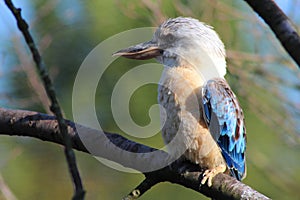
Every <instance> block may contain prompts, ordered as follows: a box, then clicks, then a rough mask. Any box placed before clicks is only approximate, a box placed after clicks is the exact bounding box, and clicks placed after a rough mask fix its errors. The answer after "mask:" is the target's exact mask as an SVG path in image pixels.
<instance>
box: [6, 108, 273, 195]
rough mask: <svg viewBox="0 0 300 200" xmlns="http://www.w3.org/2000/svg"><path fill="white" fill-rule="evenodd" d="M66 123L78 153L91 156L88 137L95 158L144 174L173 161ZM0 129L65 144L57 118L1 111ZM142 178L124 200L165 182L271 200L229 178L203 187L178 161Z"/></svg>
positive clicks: (194, 170) (192, 168) (196, 172)
mask: <svg viewBox="0 0 300 200" xmlns="http://www.w3.org/2000/svg"><path fill="white" fill-rule="evenodd" d="M66 123H67V125H68V134H69V136H70V139H71V144H72V147H73V148H74V149H77V150H79V151H82V152H86V153H90V152H89V150H90V149H89V150H88V149H87V147H86V146H85V145H84V142H83V141H82V140H81V138H82V137H86V138H89V141H92V142H93V143H94V146H95V147H96V148H95V149H93V155H94V156H100V157H103V158H106V159H109V160H112V161H114V162H117V163H119V164H121V165H123V166H125V167H130V168H133V169H136V170H138V171H141V170H143V167H144V166H145V165H147V166H150V167H153V168H155V167H156V166H157V163H168V161H170V160H171V158H170V156H169V155H168V154H167V153H166V152H164V151H161V150H157V149H155V148H151V147H148V146H145V145H143V144H139V143H136V142H134V141H130V140H128V139H126V138H124V137H122V136H120V135H118V134H114V133H107V132H101V131H98V130H95V129H91V128H88V127H84V126H82V125H79V124H75V123H74V122H71V121H69V120H66ZM0 127H1V130H0V135H11V136H28V137H34V138H38V139H41V140H43V141H49V142H54V143H57V144H63V143H64V142H63V137H62V135H61V134H60V132H59V130H58V125H57V120H56V118H55V117H54V116H50V115H46V114H42V113H38V112H32V111H22V110H9V109H5V108H0ZM81 134H84V135H81ZM99 137H100V139H99ZM97 138H98V139H97ZM107 139H108V140H107ZM94 150H95V151H94ZM124 151H127V152H134V153H135V159H132V158H130V159H131V160H128V159H129V158H127V157H126V156H125V158H124V155H125V154H124ZM150 152H156V153H157V154H156V156H153V155H152V154H149V156H147V155H148V154H145V153H150ZM145 155H146V156H145ZM157 155H159V156H157ZM141 163H142V164H141ZM142 172H143V171H142ZM143 174H144V175H145V177H146V179H145V180H144V181H143V182H142V183H141V184H140V185H139V186H138V187H137V188H136V189H135V190H133V191H132V192H131V193H130V194H129V195H127V196H126V197H125V198H124V199H134V198H137V197H139V196H141V195H142V194H144V193H145V192H146V191H147V190H149V189H150V188H151V187H152V186H153V185H156V184H158V183H160V182H165V181H168V182H171V183H176V184H179V185H182V186H184V187H187V188H190V189H193V190H195V191H197V192H199V193H202V194H204V195H206V196H208V197H212V198H215V199H269V198H268V197H266V196H264V195H262V194H260V193H259V192H257V191H255V190H253V189H252V188H250V187H249V186H247V185H245V184H243V183H242V182H239V181H237V180H236V179H234V178H232V177H230V176H228V175H226V174H218V175H217V176H216V177H215V178H214V179H213V185H212V187H210V188H209V187H207V186H206V185H201V184H200V182H201V179H202V173H201V169H199V167H198V166H197V165H194V164H191V163H188V162H180V161H175V162H172V163H171V164H169V165H166V166H165V167H163V168H161V169H158V170H155V171H149V172H143Z"/></svg>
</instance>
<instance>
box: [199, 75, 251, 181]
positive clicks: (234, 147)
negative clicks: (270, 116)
mask: <svg viewBox="0 0 300 200" xmlns="http://www.w3.org/2000/svg"><path fill="white" fill-rule="evenodd" d="M202 103H203V112H204V118H205V121H206V123H207V125H208V127H210V126H212V125H214V126H216V125H217V126H219V129H217V130H219V131H218V133H212V134H213V135H217V136H218V137H217V138H216V140H217V143H218V145H219V147H220V149H221V151H222V155H223V157H224V159H225V161H226V163H227V166H228V168H229V169H230V172H231V175H232V176H234V177H236V178H237V179H238V180H241V179H242V178H243V177H244V176H245V174H246V164H245V150H246V129H245V125H244V115H243V111H242V109H241V107H240V105H239V103H238V101H237V98H236V96H235V95H234V93H233V92H232V90H231V89H230V87H229V85H228V84H227V82H226V81H225V80H224V79H221V78H215V79H211V80H209V81H208V82H207V84H206V86H205V87H204V88H203V90H202ZM212 115H215V116H216V118H217V120H218V121H217V122H214V121H211V120H212V119H216V118H212ZM213 130H216V129H213Z"/></svg>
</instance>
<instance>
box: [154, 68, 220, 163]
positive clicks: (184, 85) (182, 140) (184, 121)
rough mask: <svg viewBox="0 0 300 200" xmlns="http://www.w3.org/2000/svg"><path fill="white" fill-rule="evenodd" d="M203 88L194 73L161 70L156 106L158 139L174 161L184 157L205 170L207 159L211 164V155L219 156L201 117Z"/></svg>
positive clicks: (201, 82) (181, 70)
mask: <svg viewBox="0 0 300 200" xmlns="http://www.w3.org/2000/svg"><path fill="white" fill-rule="evenodd" d="M203 84H204V81H203V80H202V78H201V76H200V75H198V74H197V72H195V71H194V70H191V69H187V68H180V67H174V68H165V70H164V72H163V74H162V77H161V80H160V82H159V88H158V102H159V104H160V105H161V109H160V115H161V125H162V136H163V139H164V142H165V143H166V144H167V147H168V150H169V153H170V154H171V155H172V156H174V157H176V158H179V157H180V156H181V155H184V156H185V157H186V158H188V159H189V160H191V161H192V162H195V163H199V164H200V165H202V166H203V164H204V163H205V165H208V166H204V167H207V168H209V166H210V164H209V163H210V162H208V161H207V159H208V160H209V158H208V157H210V159H212V161H211V163H214V162H215V160H214V159H215V158H216V156H212V154H215V153H217V154H219V155H218V156H220V155H221V154H220V151H219V148H218V147H217V145H216V143H215V141H214V140H213V138H212V136H211V134H210V133H209V131H208V129H207V126H206V124H205V122H204V119H203V117H202V105H201V104H200V103H201V89H202V86H203ZM214 152H215V153H214ZM201 163H203V164H201Z"/></svg>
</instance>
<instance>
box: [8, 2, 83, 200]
mask: <svg viewBox="0 0 300 200" xmlns="http://www.w3.org/2000/svg"><path fill="white" fill-rule="evenodd" d="M5 3H6V5H7V7H8V8H9V10H10V11H11V12H12V14H13V15H14V17H15V19H16V21H17V25H18V28H19V30H20V31H21V32H22V33H23V36H24V38H25V40H26V43H27V45H28V47H29V49H30V51H31V53H32V56H33V60H34V62H35V64H36V67H37V70H38V71H39V73H40V77H41V79H42V81H43V84H44V88H45V90H46V92H47V95H48V98H49V99H50V101H51V106H50V110H51V111H52V112H53V113H54V115H55V116H56V118H57V121H58V125H59V130H60V132H61V133H62V136H63V138H64V144H65V149H64V152H65V155H66V159H67V163H68V167H69V172H70V174H71V176H72V179H73V183H74V186H75V191H74V196H73V199H74V200H77V199H78V200H79V199H84V194H85V191H84V189H83V185H82V181H81V178H80V174H79V171H78V168H77V165H76V159H75V154H74V151H73V150H72V146H71V140H70V138H69V135H68V130H67V125H66V122H65V120H64V118H63V115H62V112H61V109H60V106H59V103H58V100H57V98H56V94H55V90H54V87H53V84H52V81H51V79H50V77H49V75H48V72H47V69H46V66H45V64H44V62H43V60H42V58H41V56H40V53H39V51H38V49H37V47H36V45H35V43H34V40H33V38H32V36H31V34H30V32H29V30H28V28H29V27H28V24H27V22H26V21H25V20H24V19H23V17H22V15H21V9H20V8H16V7H15V6H14V5H13V3H12V1H10V0H5Z"/></svg>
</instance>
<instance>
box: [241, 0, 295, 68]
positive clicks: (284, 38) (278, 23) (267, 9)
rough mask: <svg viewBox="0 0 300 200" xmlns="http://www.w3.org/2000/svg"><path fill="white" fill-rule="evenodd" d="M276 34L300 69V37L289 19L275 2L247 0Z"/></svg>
mask: <svg viewBox="0 0 300 200" xmlns="http://www.w3.org/2000/svg"><path fill="white" fill-rule="evenodd" d="M245 1H246V2H247V3H248V4H249V5H250V6H251V7H252V8H253V10H254V11H255V12H257V13H258V14H259V15H260V16H261V17H262V18H263V19H264V20H265V22H266V23H267V24H268V25H269V26H270V28H271V29H272V31H273V32H274V33H275V35H276V37H277V38H278V40H279V41H280V42H281V44H282V46H283V47H284V48H285V49H286V51H287V52H288V53H289V55H290V56H291V57H292V58H293V59H294V61H295V62H296V63H297V64H298V67H299V68H300V37H299V35H298V33H297V30H296V28H295V27H294V26H293V25H292V23H291V21H290V20H289V18H288V17H287V16H286V15H285V14H284V13H283V11H282V10H281V9H280V8H279V7H278V6H277V5H276V3H275V2H274V1H273V0H245Z"/></svg>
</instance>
